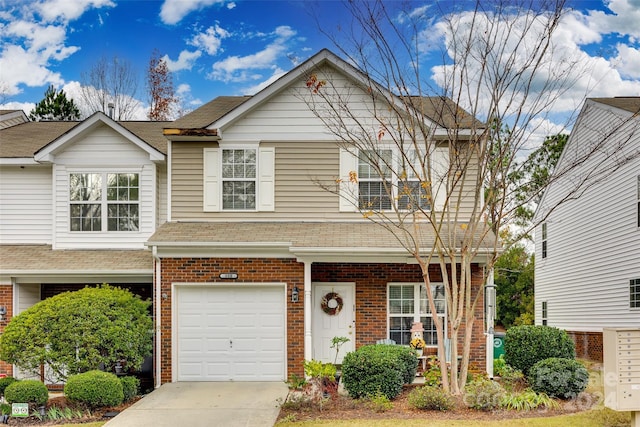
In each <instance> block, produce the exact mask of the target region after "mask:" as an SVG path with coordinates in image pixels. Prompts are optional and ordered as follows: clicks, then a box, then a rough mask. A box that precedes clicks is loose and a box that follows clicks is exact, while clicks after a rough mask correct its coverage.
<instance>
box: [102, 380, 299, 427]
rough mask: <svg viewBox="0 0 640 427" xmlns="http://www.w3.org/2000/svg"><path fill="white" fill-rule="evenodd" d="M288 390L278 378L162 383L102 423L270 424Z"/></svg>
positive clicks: (126, 426) (130, 426)
mask: <svg viewBox="0 0 640 427" xmlns="http://www.w3.org/2000/svg"><path fill="white" fill-rule="evenodd" d="M287 391H288V389H287V385H286V384H285V383H280V382H180V383H170V384H164V385H162V386H161V387H159V388H158V389H156V390H154V391H153V392H151V393H149V394H148V395H147V396H145V397H143V398H142V399H140V400H139V401H138V402H136V403H135V404H133V405H131V406H130V407H129V408H127V409H126V410H124V411H123V412H122V413H120V414H119V415H117V416H116V417H115V418H113V419H112V420H110V421H109V422H108V423H106V424H105V427H146V426H149V427H162V426H167V427H169V426H170V427H186V426H189V427H213V426H224V427H236V426H238V427H240V426H242V427H254V426H255V427H259V426H260V427H261V426H269V427H271V426H273V424H274V423H275V421H276V418H277V417H278V413H279V412H280V409H279V408H280V403H282V402H283V401H284V399H285V398H286V396H287Z"/></svg>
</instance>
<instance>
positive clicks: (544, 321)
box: [542, 301, 549, 326]
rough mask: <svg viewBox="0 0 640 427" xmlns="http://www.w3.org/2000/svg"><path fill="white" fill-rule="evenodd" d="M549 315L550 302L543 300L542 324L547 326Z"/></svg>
mask: <svg viewBox="0 0 640 427" xmlns="http://www.w3.org/2000/svg"><path fill="white" fill-rule="evenodd" d="M548 317H549V304H548V303H547V301H542V325H543V326H547V319H548Z"/></svg>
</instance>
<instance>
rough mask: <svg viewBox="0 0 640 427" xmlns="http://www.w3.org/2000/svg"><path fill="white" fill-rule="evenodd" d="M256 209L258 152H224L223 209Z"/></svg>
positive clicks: (235, 150)
mask: <svg viewBox="0 0 640 427" xmlns="http://www.w3.org/2000/svg"><path fill="white" fill-rule="evenodd" d="M255 208H256V150H255V149H231V150H222V209H231V210H254V209H255Z"/></svg>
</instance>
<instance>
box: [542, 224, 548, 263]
mask: <svg viewBox="0 0 640 427" xmlns="http://www.w3.org/2000/svg"><path fill="white" fill-rule="evenodd" d="M546 257H547V223H546V222H543V223H542V258H546Z"/></svg>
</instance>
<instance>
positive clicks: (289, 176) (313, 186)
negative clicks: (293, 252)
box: [171, 142, 361, 221]
mask: <svg viewBox="0 0 640 427" xmlns="http://www.w3.org/2000/svg"><path fill="white" fill-rule="evenodd" d="M216 145H217V144H214V145H210V144H209V145H207V144H202V143H190V142H180V143H174V144H173V145H172V159H173V162H172V165H173V169H172V172H171V173H172V177H173V180H172V181H173V182H172V189H171V194H172V202H171V206H172V212H171V216H172V219H173V220H174V221H179V220H187V219H192V220H193V219H215V220H223V219H224V220H247V219H249V220H260V219H265V220H267V219H268V220H277V219H283V220H285V219H288V220H291V219H298V220H302V219H307V220H320V219H331V218H332V219H348V218H360V217H361V216H360V214H350V215H346V216H345V214H344V213H340V212H338V196H337V195H336V194H332V193H331V192H329V191H327V190H324V189H323V188H321V185H320V183H322V184H323V185H335V180H336V178H337V176H338V164H339V162H338V147H337V145H336V144H335V143H332V142H278V143H275V142H270V143H263V144H262V146H265V147H274V148H275V151H276V157H275V212H224V211H221V212H203V209H202V191H203V187H202V186H203V177H202V153H203V148H204V147H207V146H209V147H211V146H216Z"/></svg>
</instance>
